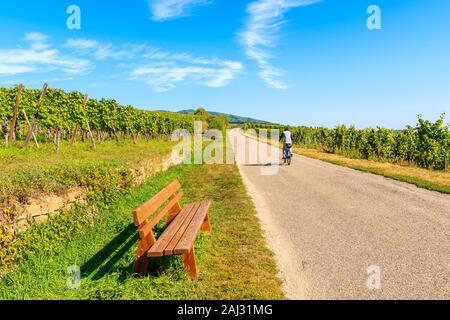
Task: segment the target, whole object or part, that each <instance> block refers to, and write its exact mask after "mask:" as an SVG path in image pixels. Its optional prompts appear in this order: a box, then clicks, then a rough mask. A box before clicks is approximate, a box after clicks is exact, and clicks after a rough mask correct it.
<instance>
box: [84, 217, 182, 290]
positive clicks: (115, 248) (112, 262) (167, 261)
mask: <svg viewBox="0 0 450 320" xmlns="http://www.w3.org/2000/svg"><path fill="white" fill-rule="evenodd" d="M156 231H157V233H161V232H162V230H156ZM138 240H139V234H138V233H137V230H136V227H135V225H134V224H130V225H129V226H127V227H126V228H125V229H124V230H123V231H122V232H121V233H120V234H118V235H117V236H116V237H115V238H114V239H113V240H111V241H110V242H109V243H108V244H107V245H106V246H105V247H104V248H103V249H101V250H100V251H99V252H97V253H96V254H95V255H94V256H93V257H92V258H91V259H89V261H87V262H86V263H85V264H84V265H83V266H82V267H81V273H82V277H83V278H90V279H91V280H93V281H95V280H100V279H101V278H103V277H104V276H106V275H108V274H111V273H113V272H116V273H119V274H120V277H119V281H120V282H123V281H125V280H126V279H127V278H129V277H130V276H131V275H132V274H133V267H134V259H133V261H131V262H130V263H126V264H125V265H124V264H123V263H119V262H120V260H122V259H123V257H124V256H125V255H126V254H128V252H129V251H130V250H131V249H132V248H133V247H134V246H135V245H136V244H137V242H138ZM133 256H134V252H133ZM174 259H175V257H162V258H158V259H150V260H149V268H148V274H149V275H150V276H155V277H157V276H159V274H160V273H161V272H163V271H164V270H167V269H169V268H170V267H171V266H173V265H174V262H175V261H174Z"/></svg>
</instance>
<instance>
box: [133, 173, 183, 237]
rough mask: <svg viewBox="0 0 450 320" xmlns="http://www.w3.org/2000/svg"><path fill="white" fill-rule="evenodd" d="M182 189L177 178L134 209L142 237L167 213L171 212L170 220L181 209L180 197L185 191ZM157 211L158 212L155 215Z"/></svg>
mask: <svg viewBox="0 0 450 320" xmlns="http://www.w3.org/2000/svg"><path fill="white" fill-rule="evenodd" d="M180 189H181V184H180V182H179V181H178V180H175V181H174V182H172V183H171V184H169V185H168V186H167V187H165V188H164V189H163V190H161V191H160V192H159V193H158V194H157V195H155V196H154V197H153V198H151V199H150V200H148V201H146V202H144V203H143V204H142V205H140V206H139V207H137V208H136V209H135V210H134V211H133V219H134V223H135V225H136V226H137V227H138V229H139V233H140V235H141V238H142V239H143V238H145V237H147V236H148V235H149V234H150V233H151V232H152V230H153V228H154V227H155V226H156V225H157V224H158V223H159V221H161V219H162V218H163V217H164V216H165V215H166V214H169V222H170V220H172V219H173V218H174V217H175V216H176V215H177V214H178V213H179V212H180V211H181V206H180V199H181V197H182V196H183V192H182V191H180ZM166 203H167V204H166ZM164 204H165V205H164ZM163 205H164V206H163ZM158 209H160V210H159V211H158V212H157V210H158ZM155 212H157V213H156V215H154V216H153V214H154V213H155ZM152 216H153V217H152ZM149 218H151V219H149Z"/></svg>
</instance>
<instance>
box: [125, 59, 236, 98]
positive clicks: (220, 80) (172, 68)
mask: <svg viewBox="0 0 450 320" xmlns="http://www.w3.org/2000/svg"><path fill="white" fill-rule="evenodd" d="M242 68H243V66H242V64H241V63H239V62H233V61H220V62H218V61H216V62H210V63H207V64H180V63H179V62H177V61H175V60H172V61H166V62H153V63H149V64H147V65H145V66H141V67H136V68H135V69H134V70H133V71H132V73H131V77H132V79H139V80H143V81H145V82H146V83H148V84H149V85H150V86H151V87H153V88H154V89H155V90H156V91H157V92H165V91H168V90H170V89H173V88H175V87H176V86H177V85H178V84H180V83H183V82H184V83H186V82H187V83H194V84H200V85H205V86H208V87H210V88H220V87H224V86H226V85H227V84H228V83H229V82H230V81H231V80H233V79H234V78H235V77H236V75H237V74H238V73H239V72H241V70H242Z"/></svg>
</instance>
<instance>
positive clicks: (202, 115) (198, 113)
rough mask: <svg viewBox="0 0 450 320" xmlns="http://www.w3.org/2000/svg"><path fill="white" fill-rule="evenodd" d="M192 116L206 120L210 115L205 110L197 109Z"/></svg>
mask: <svg viewBox="0 0 450 320" xmlns="http://www.w3.org/2000/svg"><path fill="white" fill-rule="evenodd" d="M194 115H196V116H198V117H200V118H204V119H206V118H208V117H209V116H210V114H209V113H208V111H206V109H205V108H198V109H197V110H196V111H195V112H194Z"/></svg>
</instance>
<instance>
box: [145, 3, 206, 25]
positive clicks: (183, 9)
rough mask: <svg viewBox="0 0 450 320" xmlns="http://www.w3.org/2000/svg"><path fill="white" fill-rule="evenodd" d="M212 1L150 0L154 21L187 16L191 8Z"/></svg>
mask: <svg viewBox="0 0 450 320" xmlns="http://www.w3.org/2000/svg"><path fill="white" fill-rule="evenodd" d="M209 3H211V1H210V0H149V1H148V4H149V6H150V10H151V11H152V19H153V20H154V21H164V20H170V19H175V18H179V17H185V16H188V15H189V14H190V9H191V8H192V7H195V6H204V5H207V4H209Z"/></svg>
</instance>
